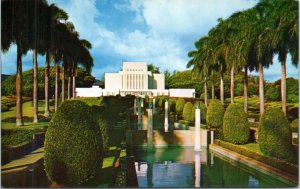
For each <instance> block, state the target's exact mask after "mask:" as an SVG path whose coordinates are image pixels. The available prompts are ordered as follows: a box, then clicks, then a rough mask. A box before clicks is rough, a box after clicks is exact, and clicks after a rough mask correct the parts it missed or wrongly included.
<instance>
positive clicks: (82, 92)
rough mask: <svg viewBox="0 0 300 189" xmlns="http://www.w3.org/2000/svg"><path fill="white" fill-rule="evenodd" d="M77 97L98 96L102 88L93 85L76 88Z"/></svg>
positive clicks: (100, 94)
mask: <svg viewBox="0 0 300 189" xmlns="http://www.w3.org/2000/svg"><path fill="white" fill-rule="evenodd" d="M76 96H77V97H99V96H102V88H100V87H98V86H93V87H91V88H76Z"/></svg>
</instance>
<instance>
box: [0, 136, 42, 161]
mask: <svg viewBox="0 0 300 189" xmlns="http://www.w3.org/2000/svg"><path fill="white" fill-rule="evenodd" d="M44 140H45V133H35V134H34V135H33V139H32V140H31V141H30V142H28V143H25V144H23V145H21V146H16V147H9V148H5V149H3V148H2V152H1V155H2V158H1V164H2V165H3V164H6V163H9V162H10V161H13V160H16V159H18V158H20V157H22V156H24V155H26V154H28V153H30V152H32V151H34V150H36V149H38V148H40V147H42V146H43V145H44Z"/></svg>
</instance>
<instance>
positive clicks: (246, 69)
mask: <svg viewBox="0 0 300 189" xmlns="http://www.w3.org/2000/svg"><path fill="white" fill-rule="evenodd" d="M244 74H245V75H244V99H245V104H244V110H245V112H246V113H247V112H248V67H247V66H245V72H244Z"/></svg>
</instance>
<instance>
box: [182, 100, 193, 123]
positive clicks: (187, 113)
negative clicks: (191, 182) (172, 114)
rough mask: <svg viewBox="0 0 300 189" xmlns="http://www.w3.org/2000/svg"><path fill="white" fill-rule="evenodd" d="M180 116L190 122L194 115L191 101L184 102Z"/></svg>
mask: <svg viewBox="0 0 300 189" xmlns="http://www.w3.org/2000/svg"><path fill="white" fill-rule="evenodd" d="M182 116H183V119H184V120H187V121H189V122H192V121H193V120H194V118H195V115H194V114H193V104H192V103H191V102H187V103H185V105H184V107H183V113H182Z"/></svg>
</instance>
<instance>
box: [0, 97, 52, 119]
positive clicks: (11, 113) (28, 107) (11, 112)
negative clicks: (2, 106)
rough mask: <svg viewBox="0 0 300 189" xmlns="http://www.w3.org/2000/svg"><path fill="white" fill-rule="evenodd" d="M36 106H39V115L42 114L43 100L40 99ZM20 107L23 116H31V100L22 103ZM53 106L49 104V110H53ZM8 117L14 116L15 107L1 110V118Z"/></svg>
mask: <svg viewBox="0 0 300 189" xmlns="http://www.w3.org/2000/svg"><path fill="white" fill-rule="evenodd" d="M38 105H39V106H38V108H39V112H38V114H39V115H43V114H44V101H43V100H40V101H39V103H38ZM22 108H23V116H28V117H32V116H33V106H32V101H29V102H24V103H23V104H22ZM53 110H54V107H53V106H50V111H53ZM8 117H16V107H12V108H10V110H9V111H7V112H1V120H3V119H6V118H8Z"/></svg>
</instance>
